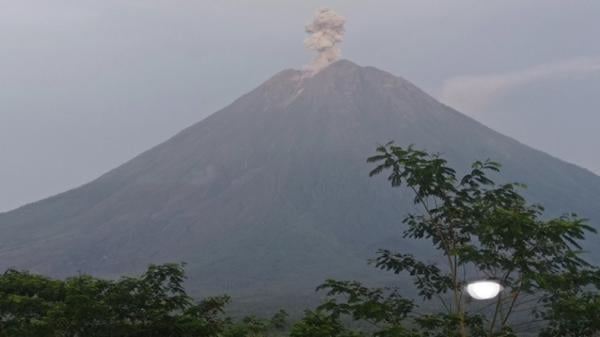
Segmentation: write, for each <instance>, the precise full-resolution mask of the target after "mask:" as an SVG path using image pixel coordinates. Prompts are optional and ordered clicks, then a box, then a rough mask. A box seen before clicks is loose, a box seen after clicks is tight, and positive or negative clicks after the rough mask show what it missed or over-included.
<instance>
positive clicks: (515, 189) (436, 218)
mask: <svg viewBox="0 0 600 337" xmlns="http://www.w3.org/2000/svg"><path fill="white" fill-rule="evenodd" d="M368 162H370V163H374V164H375V167H374V168H373V170H372V171H371V173H370V175H371V176H375V175H379V174H386V175H387V179H388V181H389V182H390V184H391V186H392V187H403V188H407V189H408V190H410V191H412V193H413V195H414V199H413V201H414V203H415V205H417V206H418V208H419V209H420V211H418V212H417V213H413V214H408V215H407V216H406V218H404V220H403V223H404V224H405V226H406V230H405V231H404V237H405V238H408V239H414V240H428V241H430V242H431V244H432V246H433V247H434V248H435V249H436V250H438V251H439V252H440V256H441V259H440V260H439V261H435V263H430V262H424V261H420V260H418V259H417V258H416V257H415V256H413V255H412V254H409V253H406V252H395V251H391V250H386V249H385V250H380V251H379V252H378V253H377V257H376V258H375V259H374V260H373V261H372V263H373V264H374V265H375V267H377V268H379V269H383V270H387V271H390V272H393V273H395V274H401V273H406V274H408V275H410V277H412V279H413V283H414V286H415V287H416V288H417V291H418V295H419V296H420V297H421V299H420V301H419V302H418V304H419V305H417V304H416V303H415V302H412V301H409V300H407V299H405V298H403V297H402V295H401V294H402V293H403V291H402V290H403V289H396V288H387V289H370V288H366V287H364V286H362V285H361V284H360V283H357V282H340V281H333V280H329V281H327V282H326V283H325V284H323V285H322V286H321V287H320V289H325V290H327V296H328V300H327V301H326V302H325V303H324V304H323V305H321V306H320V308H319V310H322V311H323V312H325V313H327V314H329V315H334V316H335V317H341V316H346V317H349V318H350V319H351V320H353V321H365V322H368V323H369V324H371V325H372V327H371V328H370V329H367V331H371V333H372V335H373V336H440V337H441V336H516V335H528V336H529V335H530V333H531V332H535V333H536V334H538V335H540V336H548V337H549V336H596V335H598V334H599V333H600V324H599V323H598V322H600V320H599V318H600V296H599V295H598V289H600V282H598V281H599V278H600V271H599V270H598V268H597V267H595V266H593V265H591V264H590V263H588V262H587V261H586V260H585V259H584V252H583V250H582V246H581V242H582V241H583V240H584V239H585V235H586V233H590V232H595V231H594V229H593V228H592V227H591V226H589V225H588V224H587V222H586V221H585V219H582V218H579V217H577V215H575V214H568V215H565V216H562V217H559V218H555V219H548V218H546V217H545V216H544V214H543V212H544V209H543V207H542V206H540V205H531V204H528V203H527V202H526V200H525V198H524V197H523V196H522V195H521V194H520V193H519V190H520V189H522V188H525V186H524V185H522V184H517V183H504V184H497V183H495V182H494V181H493V180H492V178H491V176H494V175H498V172H499V171H500V165H499V164H498V163H496V162H493V161H490V160H486V161H477V162H475V163H473V165H472V166H471V169H470V171H469V172H467V173H466V174H465V175H463V176H458V175H457V172H456V170H455V169H453V168H451V167H450V166H449V165H448V163H447V161H446V160H445V159H443V158H442V157H441V156H440V155H438V154H429V153H427V152H425V151H420V150H416V149H414V148H413V147H412V146H410V147H408V148H403V147H399V146H395V145H394V144H393V143H388V144H386V145H384V146H381V147H379V148H378V149H377V154H376V155H375V156H373V157H370V158H369V159H368ZM475 279H492V280H496V281H498V282H499V283H500V284H501V285H502V286H503V287H504V290H503V291H502V292H501V294H500V295H499V296H498V297H497V298H496V299H494V300H491V301H488V302H485V301H484V302H482V303H475V302H474V301H473V300H472V299H471V298H470V297H469V296H468V295H467V293H466V291H465V286H466V285H467V283H468V282H469V281H473V280H475ZM434 301H437V303H436V302H434Z"/></svg>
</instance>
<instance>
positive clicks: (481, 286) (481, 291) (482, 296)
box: [467, 280, 502, 300]
mask: <svg viewBox="0 0 600 337" xmlns="http://www.w3.org/2000/svg"><path fill="white" fill-rule="evenodd" d="M501 291H502V286H501V285H500V283H498V282H497V281H494V280H481V281H475V282H471V283H469V284H467V292H468V293H469V295H471V297H473V298H474V299H476V300H489V299H492V298H494V297H496V296H498V294H499V293H500V292H501Z"/></svg>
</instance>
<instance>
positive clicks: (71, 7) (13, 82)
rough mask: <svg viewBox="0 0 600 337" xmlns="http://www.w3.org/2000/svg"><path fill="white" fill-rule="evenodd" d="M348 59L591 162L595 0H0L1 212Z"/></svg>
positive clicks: (596, 77) (597, 87)
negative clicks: (318, 34)
mask: <svg viewBox="0 0 600 337" xmlns="http://www.w3.org/2000/svg"><path fill="white" fill-rule="evenodd" d="M319 6H327V7H331V8H333V9H334V10H336V11H338V12H339V13H341V14H342V15H344V16H345V17H346V19H347V24H346V29H347V33H346V37H345V41H344V42H343V43H342V45H341V48H342V54H343V55H344V57H345V58H348V59H350V60H352V61H354V62H356V63H359V64H361V65H372V66H376V67H378V68H381V69H384V70H387V71H390V72H392V73H394V74H396V75H400V76H402V77H404V78H406V79H408V80H410V81H412V82H413V83H415V84H417V85H418V86H420V87H421V88H423V89H424V90H425V91H427V92H429V93H430V94H431V95H433V96H435V97H437V98H439V99H441V100H442V101H444V102H446V103H448V104H449V105H452V106H454V107H456V108H458V109H459V110H461V111H463V112H465V113H467V114H469V115H470V116H472V117H474V118H476V119H478V120H480V121H482V122H483V123H484V124H487V125H488V126H490V127H492V128H494V129H496V130H498V131H501V132H503V133H505V134H507V135H509V136H512V137H514V138H516V139H517V140H519V141H521V142H523V143H525V144H528V145H530V146H533V147H535V148H538V149H541V150H543V151H546V152H548V153H550V154H552V155H554V156H557V157H559V158H562V159H564V160H567V161H570V162H573V163H576V164H578V165H580V166H583V167H585V168H587V169H589V170H592V171H594V172H596V173H600V150H599V149H600V132H599V131H600V130H599V129H600V95H599V93H600V43H599V42H598V41H599V40H598V39H599V36H600V20H598V17H599V15H600V1H590V0H581V1H564V0H530V1H526V0H497V1H481V0H470V1H466V0H465V1H462V0H453V1H448V0H439V1H424V0H415V1H399V0H389V1H386V0H377V1H367V0H362V1H358V0H357V1H351V0H340V1H310V0H286V1H283V0H270V1H267V0H262V1H261V0H253V1H243V0H235V1H233V0H231V1H228V0H210V1H200V0H97V1H88V0H72V1H67V0H52V1H50V0H38V1H33V0H0V158H1V165H0V211H1V210H8V209H11V208H14V207H17V206H19V205H22V204H25V203H28V202H32V201H35V200H38V199H40V198H43V197H46V196H50V195H52V194H56V193H58V192H62V191H64V190H67V189H69V188H73V187H76V186H78V185H80V184H83V183H85V182H88V181H90V180H92V179H94V178H95V177H97V176H99V175H100V174H102V173H104V172H106V171H107V170H109V169H111V168H114V167H116V166H118V165H119V164H121V163H123V162H125V161H127V160H128V159H130V158H131V157H133V156H135V155H136V154H138V153H140V152H142V151H144V150H146V149H148V148H150V147H152V146H153V145H156V144H158V143H160V142H161V141H163V140H165V139H167V138H168V137H170V136H172V135H173V134H175V133H176V132H177V131H179V130H181V129H182V128H184V127H186V126H188V125H190V124H192V123H194V122H196V121H199V120H201V119H202V118H204V117H205V116H207V115H209V114H210V113H212V112H214V111H215V110H217V109H218V108H221V107H223V106H224V105H226V104H228V103H229V102H230V101H231V100H232V99H235V98H236V97H238V96H239V95H241V94H242V93H244V92H246V91H248V90H250V89H252V88H253V87H255V86H257V85H258V84H260V83H261V82H262V81H264V80H265V79H267V78H269V77H270V76H271V75H273V74H274V73H275V72H277V71H280V70H282V69H284V68H301V67H302V66H303V65H304V64H306V63H307V62H308V61H309V60H310V58H311V57H312V55H311V54H310V53H309V52H307V51H305V50H304V49H303V45H302V41H303V39H304V37H305V33H304V26H305V25H306V24H307V23H308V22H310V20H311V17H312V15H313V12H314V10H315V9H316V8H318V7H319Z"/></svg>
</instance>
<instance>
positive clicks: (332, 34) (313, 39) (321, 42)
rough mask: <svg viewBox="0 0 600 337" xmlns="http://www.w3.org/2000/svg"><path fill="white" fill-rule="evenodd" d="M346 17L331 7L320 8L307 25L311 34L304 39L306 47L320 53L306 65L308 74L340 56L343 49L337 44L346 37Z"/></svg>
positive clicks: (313, 72) (312, 73)
mask: <svg viewBox="0 0 600 337" xmlns="http://www.w3.org/2000/svg"><path fill="white" fill-rule="evenodd" d="M345 22H346V19H345V18H344V17H343V16H341V15H339V14H338V13H336V12H334V11H333V10H331V9H329V8H321V9H318V10H317V11H316V13H315V19H314V21H313V22H312V23H311V24H309V25H308V26H306V32H307V33H309V34H310V36H309V37H307V38H306V39H305V40H304V47H306V48H307V49H310V50H315V51H316V52H318V53H319V54H318V55H317V57H316V58H315V59H314V60H313V61H312V62H311V63H310V64H309V65H308V66H306V71H307V73H308V75H314V74H316V73H318V72H319V71H320V70H321V69H323V68H325V67H327V66H328V65H329V64H331V63H332V62H334V61H336V60H337V59H339V58H340V55H341V50H340V48H338V47H337V44H338V43H340V42H342V40H343V38H344V24H345Z"/></svg>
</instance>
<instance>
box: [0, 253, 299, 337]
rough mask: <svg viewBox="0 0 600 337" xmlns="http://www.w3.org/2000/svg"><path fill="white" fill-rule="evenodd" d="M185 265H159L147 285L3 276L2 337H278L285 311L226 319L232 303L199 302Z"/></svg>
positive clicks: (128, 280) (142, 280)
mask: <svg viewBox="0 0 600 337" xmlns="http://www.w3.org/2000/svg"><path fill="white" fill-rule="evenodd" d="M184 279H185V275H184V268H183V265H180V264H165V265H153V266H150V267H149V268H148V270H147V271H146V272H145V273H144V274H143V275H142V276H140V277H124V278H121V279H119V280H114V281H113V280H104V279H99V278H95V277H91V276H88V275H79V276H75V277H71V278H68V279H66V280H56V279H50V278H48V277H45V276H40V275H34V274H30V273H28V272H21V271H17V270H8V271H6V272H5V273H4V274H2V276H0V336H2V337H30V336H31V337H58V336H64V337H109V336H110V337H212V336H220V337H221V336H222V337H237V336H239V337H242V336H259V335H260V336H277V335H279V334H280V333H282V332H283V331H284V330H286V329H288V328H289V327H288V325H287V314H286V313H285V312H283V311H281V312H279V313H277V314H275V315H274V316H273V317H272V318H270V319H259V318H256V317H246V318H244V319H240V320H238V321H236V320H234V319H232V318H230V317H228V316H227V315H225V310H224V309H225V306H226V305H227V303H228V302H229V298H228V297H227V296H220V297H211V298H206V299H204V300H202V301H199V302H197V301H194V300H193V299H192V298H191V297H190V296H189V295H188V294H187V293H186V291H185V289H184V287H183V281H184Z"/></svg>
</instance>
